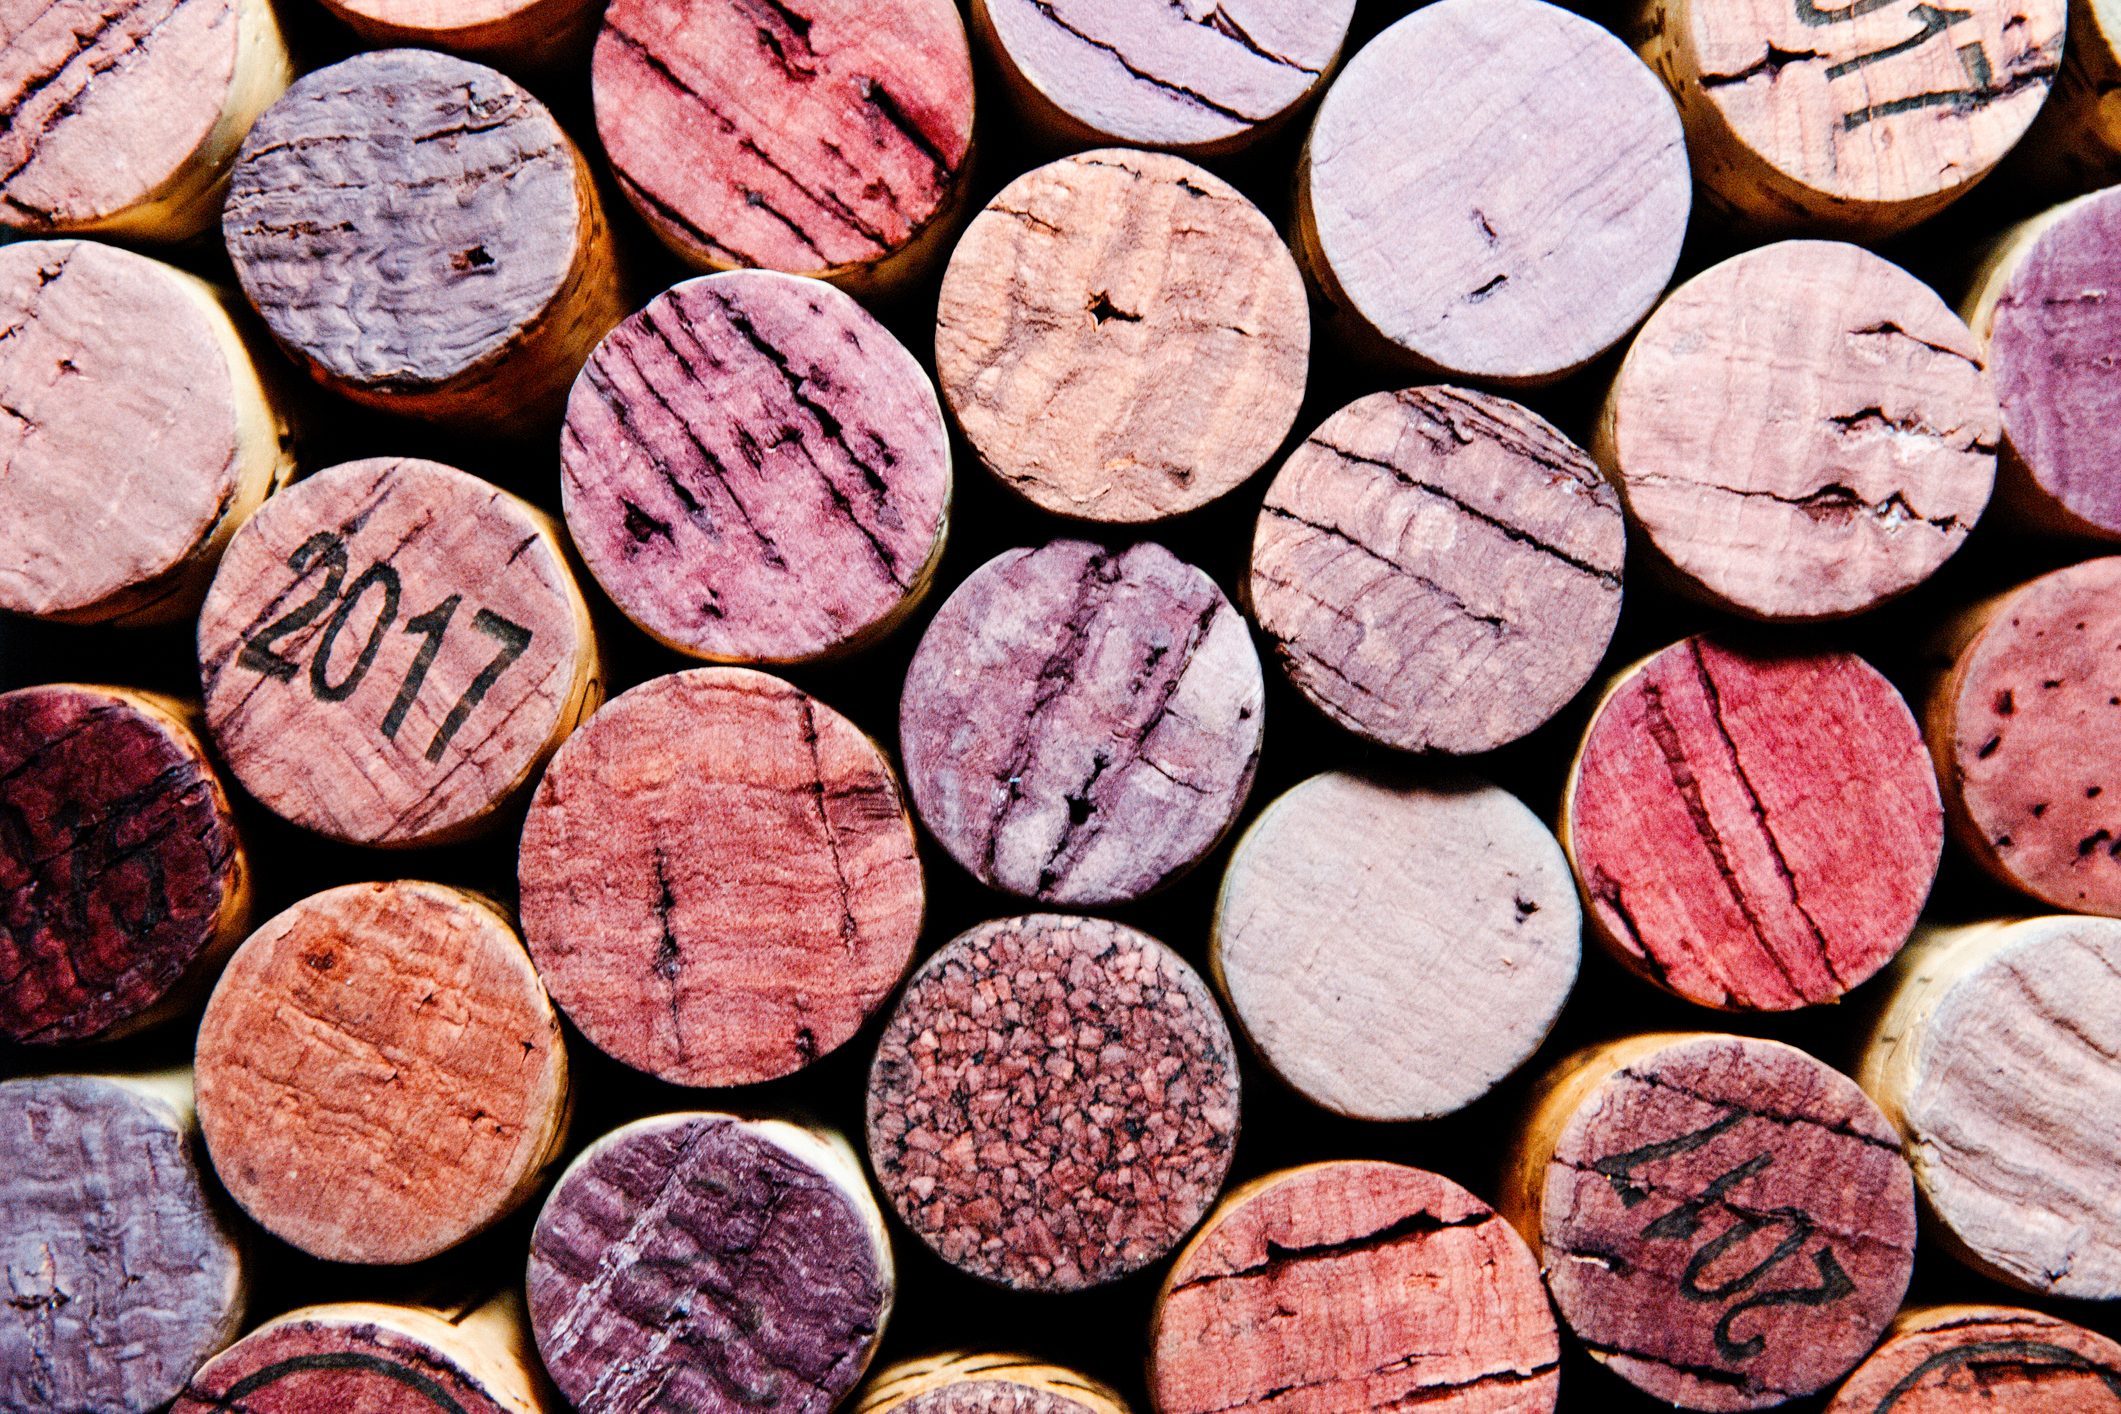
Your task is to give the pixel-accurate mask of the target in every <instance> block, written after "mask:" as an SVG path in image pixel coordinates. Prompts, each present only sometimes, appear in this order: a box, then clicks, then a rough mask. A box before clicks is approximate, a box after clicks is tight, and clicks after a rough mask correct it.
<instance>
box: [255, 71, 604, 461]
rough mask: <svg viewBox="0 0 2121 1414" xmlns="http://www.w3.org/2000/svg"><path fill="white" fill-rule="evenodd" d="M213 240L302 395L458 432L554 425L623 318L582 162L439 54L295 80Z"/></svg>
mask: <svg viewBox="0 0 2121 1414" xmlns="http://www.w3.org/2000/svg"><path fill="white" fill-rule="evenodd" d="M221 228H222V234H223V237H224V238H225V239H226V241H227V244H228V254H229V258H230V259H231V260H232V261H234V263H235V267H236V276H237V278H238V279H240V280H241V281H242V284H243V293H244V294H245V295H247V296H248V297H249V299H250V302H251V304H252V305H254V306H255V307H256V308H257V310H258V313H259V314H261V315H262V316H264V319H265V323H266V326H267V327H268V328H270V329H271V330H272V333H273V337H274V338H276V339H278V340H279V341H280V343H281V344H282V345H283V346H284V347H285V348H286V349H287V351H288V353H289V354H290V355H292V356H293V357H294V359H295V360H296V362H298V363H300V364H302V365H303V366H304V367H305V368H307V369H308V370H309V372H310V374H311V376H313V377H314V378H316V379H317V381H319V382H320V383H322V384H324V385H325V386H326V387H328V388H330V389H332V390H333V391H334V392H337V393H340V394H342V395H343V396H345V397H348V398H351V399H353V400H354V401H356V402H358V403H361V404H364V405H366V406H369V407H375V408H381V409H384V410H385V411H390V412H398V413H404V414H406V415H408V416H413V417H420V418H427V419H431V420H435V421H440V422H449V423H455V424H459V425H461V426H464V427H466V428H469V429H472V430H477V431H484V432H489V433H499V434H517V433H520V432H521V431H523V430H524V429H525V428H527V427H535V426H542V425H544V424H545V423H546V421H547V420H548V419H550V420H554V421H556V420H557V419H558V416H559V412H560V407H561V404H562V402H563V401H564V400H565V398H566V395H567V388H568V385H569V384H570V383H571V382H572V381H573V379H574V376H575V372H576V370H578V369H579V368H580V367H581V366H582V361H583V360H584V359H585V358H587V357H588V356H589V351H590V349H591V348H592V347H594V346H595V344H596V341H597V340H598V339H599V338H601V337H603V334H604V332H605V330H607V329H609V328H610V327H611V326H612V325H613V324H615V323H617V322H618V321H619V319H620V317H621V316H623V315H624V314H625V312H626V310H625V306H624V304H623V302H622V299H621V296H620V293H619V289H618V280H617V275H616V273H615V271H614V268H613V265H612V252H611V234H610V231H609V230H608V229H607V227H606V226H605V224H604V215H603V211H602V209H601V208H600V207H599V205H598V202H597V196H596V189H595V187H594V186H593V185H592V183H591V181H590V176H589V168H588V165H587V164H586V163H585V162H584V161H583V160H582V154H581V153H580V152H579V151H577V150H576V149H575V146H574V144H573V143H572V142H570V141H569V140H568V138H567V135H566V134H565V133H564V132H562V131H561V129H560V125H559V124H558V123H557V122H555V121H554V120H553V117H552V114H551V113H549V112H547V111H546V109H545V106H544V105H543V104H541V103H539V102H538V100H537V99H535V98H533V97H532V96H531V95H530V94H529V93H528V92H526V91H525V90H524V89H523V88H522V87H521V86H520V85H518V84H517V83H516V82H515V81H514V80H513V79H510V78H508V77H506V76H505V75H502V74H500V73H497V72H495V71H494V70H492V69H489V68H486V67H485V66H484V65H481V64H474V63H472V62H470V61H469V60H465V59H459V58H456V57H454V56H452V55H448V54H438V53H434V52H432V51H428V50H416V49H388V50H383V51H380V52H377V53H370V54H357V55H355V56H354V57H353V58H351V59H347V60H344V61H342V62H340V63H337V64H333V65H330V66H329V67H327V68H323V69H318V70H316V71H315V72H314V73H310V74H306V75H304V76H303V77H302V78H301V79H300V80H299V81H298V82H297V83H296V84H295V85H294V86H293V87H292V88H290V89H289V90H288V91H287V93H286V95H285V96H284V97H282V98H281V99H280V100H279V101H278V102H277V103H275V104H273V106H272V107H271V108H270V109H268V110H267V111H266V113H265V115H264V116H263V117H261V118H259V119H258V122H257V125H256V126H255V127H253V128H252V129H251V133H250V136H249V137H248V138H247V139H245V140H244V143H243V149H242V151H241V152H240V153H239V154H238V155H237V159H236V168H235V173H234V176H233V179H232V185H231V188H230V191H229V197H228V205H227V208H226V209H225V211H224V212H223V213H222V218H221Z"/></svg>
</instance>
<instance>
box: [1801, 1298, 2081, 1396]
mask: <svg viewBox="0 0 2121 1414" xmlns="http://www.w3.org/2000/svg"><path fill="white" fill-rule="evenodd" d="M1969 1409H1981V1410H1988V1411H1993V1414H2116V1411H2121V1345H2116V1344H2115V1343H2114V1342H2113V1341H2111V1340H2108V1339H2107V1338H2106V1337H2105V1336H2103V1335H2098V1334H2096V1333H2094V1332H2092V1331H2088V1330H2086V1329H2084V1327H2082V1326H2073V1325H2071V1324H2070V1323H2069V1322H2067V1321H2060V1320H2057V1319H2055V1318H2054V1317H2053V1316H2048V1315H2043V1314H2041V1313H2040V1312H2038V1311H2026V1310H2020V1309H2018V1308H2016V1307H2009V1306H2004V1307H1968V1306H1958V1307H1946V1308H1943V1309H1942V1310H1938V1311H1934V1312H1925V1313H1922V1314H1921V1315H1918V1316H1916V1317H1915V1318H1914V1320H1913V1321H1912V1322H1911V1323H1908V1324H1907V1325H1906V1326H1905V1327H1904V1328H1903V1329H1902V1330H1900V1331H1899V1332H1897V1333H1896V1334H1895V1335H1894V1336H1893V1337H1892V1338H1891V1339H1889V1340H1887V1341H1886V1342H1885V1344H1883V1345H1881V1346H1880V1347H1878V1350H1877V1352H1876V1353H1875V1354H1873V1355H1872V1356H1871V1358H1870V1359H1868V1360H1866V1361H1864V1362H1863V1363H1862V1364H1861V1365H1859V1366H1858V1367H1857V1368H1856V1373H1855V1374H1853V1375H1850V1376H1849V1378H1848V1383H1847V1384H1845V1385H1843V1386H1842V1387H1841V1392H1840V1393H1839V1394H1837V1395H1835V1396H1834V1402H1833V1403H1831V1404H1829V1405H1828V1406H1827V1408H1826V1414H1965V1411H1966V1410H1969Z"/></svg>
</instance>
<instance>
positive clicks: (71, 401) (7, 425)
mask: <svg viewBox="0 0 2121 1414" xmlns="http://www.w3.org/2000/svg"><path fill="white" fill-rule="evenodd" d="M0 322H4V325H5V327H6V328H7V330H9V331H10V332H9V334H8V337H7V338H6V339H5V340H0V407H4V409H5V412H4V414H0V456H5V458H6V460H7V466H8V467H9V469H10V474H9V475H8V476H7V477H6V478H5V480H4V481H0V536H4V537H5V539H6V542H7V545H8V556H7V563H6V564H5V565H0V609H7V610H10V611H12V612H14V613H18V614H33V615H36V616H37V617H39V618H48V619H57V620H60V621H62V622H68V623H117V624H157V623H168V622H173V621H175V620H177V619H180V618H183V617H185V616H186V615H188V614H191V613H193V612H194V611H196V610H197V608H198V607H199V598H200V596H201V595H203V594H204V593H205V592H206V584H207V581H208V580H209V579H211V578H212V576H213V572H214V565H215V564H216V562H217V561H218V560H219V559H220V556H221V552H222V550H223V548H224V547H226V546H227V544H228V538H229V536H231V535H233V534H234V533H235V531H236V527H238V526H240V525H242V524H243V522H244V520H245V519H246V518H247V517H248V516H249V515H250V514H251V512H253V511H255V510H256V509H257V508H258V506H259V504H260V503H261V502H262V501H264V499H265V498H266V497H267V496H269V495H271V494H272V493H273V492H274V491H276V490H278V489H279V488H280V487H281V486H282V485H284V484H285V483H286V482H287V480H288V478H289V477H290V476H291V475H292V474H293V472H294V458H293V456H292V453H291V451H290V448H289V435H288V428H287V423H286V421H285V419H284V418H283V417H282V416H281V415H280V413H279V412H278V411H277V410H276V408H275V406H274V403H273V400H272V399H271V398H269V397H268V395H267V392H266V388H265V385H264V384H263V383H261V382H260V381H259V377H258V369H257V365H256V364H255V363H253V362H252V361H251V356H250V353H249V351H248V350H247V349H246V347H245V346H244V342H243V339H242V337H241V335H240V334H239V333H238V332H237V329H236V325H235V324H234V323H233V322H232V321H231V320H230V318H229V315H228V310H227V309H226V308H225V307H224V306H223V304H222V300H221V297H220V295H219V294H218V293H217V292H216V291H214V290H213V289H212V287H210V286H208V285H207V284H205V283H204V282H203V281H201V280H199V279H198V278H197V277H195V276H192V275H188V274H185V273H184V272H183V271H181V270H178V269H176V268H175V267H174V266H169V265H164V264H162V263H161V262H160V261H156V260H150V259H148V258H147V257H146V256H143V255H135V254H133V253H132V252H130V251H124V250H119V249H118V248H117V247H115V246H107V245H98V244H96V243H94V242H92V241H23V242H21V243H19V244H15V245H8V246H4V247H0Z"/></svg>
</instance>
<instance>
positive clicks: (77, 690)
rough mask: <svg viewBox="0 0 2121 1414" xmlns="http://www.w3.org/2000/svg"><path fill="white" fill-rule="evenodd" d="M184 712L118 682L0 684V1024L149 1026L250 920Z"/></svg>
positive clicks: (79, 1036)
mask: <svg viewBox="0 0 2121 1414" xmlns="http://www.w3.org/2000/svg"><path fill="white" fill-rule="evenodd" d="M191 715H192V714H191V713H190V711H189V710H188V709H186V708H184V707H183V706H181V705H180V704H178V703H176V702H172V701H169V700H168V699H164V698H157V697H153V696H151V695H148V694H145V693H136V692H128V691H124V690H122V689H118V688H105V687H81V686H76V685H74V684H71V683H54V684H51V685H48V686H43V687H29V688H23V689H21V690H19V691H16V692H10V693H6V694H0V900H4V903H0V908H4V910H5V912H4V916H0V924H4V926H0V978H4V979H5V980H4V981H0V1037H5V1038H6V1039H7V1040H9V1041H11V1042H14V1043H16V1044H28V1045H42V1044H46V1043H55V1042H64V1041H85V1040H91V1039H103V1038H109V1037H114V1036H121V1035H124V1034H126V1033H127V1032H129V1031H135V1030H138V1029H140V1028H142V1027H144V1026H147V1025H150V1024H152V1023H154V1022H156V1021H159V1020H161V1019H163V1018H164V1017H165V1016H167V1015H168V1014H169V1013H170V1012H171V1011H172V1010H174V1009H175V1008H176V1007H178V1006H181V1005H182V1004H184V1003H185V1002H187V1001H190V1000H192V999H193V996H194V994H195V993H196V992H198V991H202V990H203V989H204V984H205V983H206V981H207V980H208V979H209V978H210V977H211V975H212V973H213V971H214V969H215V968H217V967H218V966H219V965H220V964H221V962H222V960H223V959H225V958H226V957H227V956H228V954H229V952H230V951H232V950H233V949H234V948H235V946H236V944H237V943H238V942H240V941H241V940H242V938H243V934H244V933H245V932H246V931H247V930H248V928H249V926H250V870H249V866H248V864H247V862H246V860H245V856H244V852H243V844H242V841H241V839H239V838H238V836H237V834H236V823H235V820H234V818H233V816H232V815H231V814H230V812H229V803H228V795H227V793H226V792H225V791H224V790H223V789H222V788H221V783H220V781H219V780H218V779H216V778H215V776H214V770H213V767H212V766H211V765H210V764H209V763H208V762H207V759H206V748H205V747H204V746H202V745H200V743H199V738H198V737H197V736H195V735H194V734H193V731H192V726H191V724H190V721H189V718H190V717H191Z"/></svg>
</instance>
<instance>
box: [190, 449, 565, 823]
mask: <svg viewBox="0 0 2121 1414" xmlns="http://www.w3.org/2000/svg"><path fill="white" fill-rule="evenodd" d="M198 642H199V678H200V682H201V684H202V686H203V689H204V695H205V702H206V720H207V723H208V725H209V726H210V728H211V729H212V731H213V736H214V742H215V745H217V746H218V747H219V748H220V751H221V755H222V757H223V759H224V760H226V761H227V762H228V765H229V768H230V770H232V771H233V772H234V773H235V775H236V778H237V779H238V780H240V781H241V782H242V783H243V786H244V788H245V789H246V790H248V791H249V792H250V793H251V794H252V795H254V796H256V797H257V798H258V799H259V800H260V801H261V802H262V803H264V804H265V805H266V806H267V807H268V808H269V809H271V810H273V811H274V812H276V813H277V814H279V815H281V816H284V817H285V818H287V819H289V820H292V821H294V822H295V823H296V824H298V825H301V826H303V827H304V828H306V829H311V830H315V831H317V832H319V833H321V834H324V835H328V836H330V837H331V838H333V839H337V840H342V841H345V842H348V843H352V844H365V845H385V846H411V845H423V844H433V843H439V842H442V841H446V840H451V839H456V838H461V837H464V836H466V835H469V834H473V833H475V832H477V831H479V830H481V829H483V828H486V827H488V826H489V825H491V824H492V823H493V822H494V821H495V820H496V819H497V817H498V815H499V814H500V812H501V810H502V808H503V807H504V806H505V805H507V804H508V803H510V802H511V801H513V800H515V799H517V798H518V797H519V796H520V795H521V793H523V792H524V791H526V790H527V789H528V787H529V783H530V781H531V778H532V777H533V776H534V775H535V774H536V772H537V770H538V767H539V766H540V765H542V764H543V763H544V761H545V760H546V758H547V757H549V756H550V755H551V754H552V752H553V750H554V748H555V747H557V746H558V745H559V743H560V742H561V740H562V739H564V738H565V737H566V736H567V734H568V733H569V732H570V731H572V730H573V729H574V727H575V724H576V723H577V722H579V721H580V720H581V719H582V718H583V717H585V716H586V715H588V713H589V712H591V711H592V710H594V709H595V707H596V705H597V704H598V703H599V702H600V701H602V700H603V682H602V672H603V670H602V666H601V662H600V659H599V657H598V653H597V645H596V640H595V638H594V636H593V633H592V630H591V627H590V621H589V606H588V604H587V602H586V601H584V599H583V598H582V594H581V591H580V589H579V588H577V587H576V585H575V582H574V575H573V571H572V570H570V569H569V568H568V562H567V556H566V552H565V550H564V549H563V548H562V542H561V533H560V530H559V527H558V525H557V524H556V523H555V522H554V521H553V520H552V519H551V517H549V516H547V515H546V514H545V513H544V512H543V511H540V510H538V509H537V508H536V507H534V506H532V505H531V504H530V503H529V502H527V501H523V500H520V499H518V498H517V497H515V496H512V495H510V494H509V493H508V492H506V491H503V490H501V489H500V488H499V487H497V486H493V485H490V484H489V483H487V482H484V481H481V480H479V479H478V478H477V477H475V476H471V475H469V474H467V473H465V472H461V471H458V470H456V469H455V468H454V467H447V466H443V465H442V464H441V463H439V462H430V461H422V460H419V459H416V458H410V457H405V458H399V457H376V458H371V459H369V460H366V461H358V462H347V463H344V464H342V465H340V466H335V467H330V468H327V469H326V470H324V471H320V472H317V473H316V474H314V475H312V476H309V477H307V478H306V479H304V480H303V481H302V482H300V483H299V484H297V485H296V486H294V487H292V488H291V489H289V490H288V491H285V492H283V493H281V494H280V495H278V496H275V497H274V498H273V499H272V500H271V501H270V502H268V503H267V505H266V507H265V509H264V510H263V511H262V512H261V513H260V514H258V515H256V516H253V517H252V518H251V520H250V522H249V523H248V524H246V525H245V526H244V527H243V530H242V531H241V532H240V533H239V534H238V535H237V536H236V538H235V539H234V540H233V541H232V542H231V543H230V545H229V549H228V553H227V554H226V555H225V556H223V558H222V563H221V569H220V572H219V573H218V574H217V575H216V577H215V579H214V584H213V588H212V589H211V591H209V593H208V594H207V597H206V603H205V606H204V607H203V608H202V610H201V611H200V616H199V633H198Z"/></svg>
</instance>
